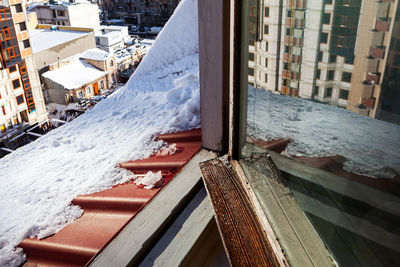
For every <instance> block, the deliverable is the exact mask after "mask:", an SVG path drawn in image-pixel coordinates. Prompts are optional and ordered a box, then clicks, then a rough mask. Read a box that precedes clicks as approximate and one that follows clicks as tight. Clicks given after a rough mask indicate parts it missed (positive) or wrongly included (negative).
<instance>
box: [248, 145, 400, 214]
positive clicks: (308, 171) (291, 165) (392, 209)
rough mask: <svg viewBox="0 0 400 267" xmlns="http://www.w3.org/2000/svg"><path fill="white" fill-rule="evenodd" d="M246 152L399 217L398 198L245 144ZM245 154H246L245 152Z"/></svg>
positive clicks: (290, 172)
mask: <svg viewBox="0 0 400 267" xmlns="http://www.w3.org/2000/svg"><path fill="white" fill-rule="evenodd" d="M246 150H248V151H253V152H257V153H268V154H269V155H270V156H271V158H272V160H273V161H274V163H275V164H276V166H277V167H278V169H280V170H285V172H287V173H289V174H291V175H294V176H297V177H301V178H302V179H305V180H306V181H309V182H312V183H315V184H318V185H321V186H323V187H325V188H327V189H329V190H331V191H333V192H337V193H339V194H342V195H345V196H348V197H350V198H353V199H355V200H359V201H362V202H365V203H367V204H369V205H371V206H372V207H375V208H377V209H380V210H383V211H386V212H388V213H391V214H394V215H396V216H400V204H399V203H400V198H399V197H396V196H394V195H392V194H387V193H384V192H381V191H379V190H376V189H374V188H371V187H368V186H366V185H363V184H360V183H357V182H354V181H351V180H348V179H345V178H343V177H340V176H338V175H335V174H332V173H329V172H327V171H324V170H319V169H316V168H314V167H311V166H308V165H306V164H304V163H301V162H298V161H296V160H293V159H290V158H286V157H283V156H281V155H279V154H277V153H275V152H273V151H269V150H266V149H264V148H260V147H257V146H254V145H251V144H246ZM245 153H247V152H246V151H245ZM349 188H351V190H349Z"/></svg>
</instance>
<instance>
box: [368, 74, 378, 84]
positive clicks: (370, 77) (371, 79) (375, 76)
mask: <svg viewBox="0 0 400 267" xmlns="http://www.w3.org/2000/svg"><path fill="white" fill-rule="evenodd" d="M379 79H380V74H376V73H368V74H367V76H366V78H365V80H366V81H367V82H368V83H369V84H379Z"/></svg>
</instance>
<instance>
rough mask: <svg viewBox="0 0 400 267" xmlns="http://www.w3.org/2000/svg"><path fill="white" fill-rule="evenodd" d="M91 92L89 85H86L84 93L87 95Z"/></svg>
mask: <svg viewBox="0 0 400 267" xmlns="http://www.w3.org/2000/svg"><path fill="white" fill-rule="evenodd" d="M91 94H92V89H91V88H90V86H88V87H86V95H87V96H89V95H91Z"/></svg>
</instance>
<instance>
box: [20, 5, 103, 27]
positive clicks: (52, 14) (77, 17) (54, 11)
mask: <svg viewBox="0 0 400 267" xmlns="http://www.w3.org/2000/svg"><path fill="white" fill-rule="evenodd" d="M28 12H35V13H36V16H37V20H38V23H39V24H52V25H61V26H72V27H83V28H95V27H98V26H99V25H100V18H99V7H98V6H97V5H96V4H92V3H90V2H83V1H82V2H76V3H75V2H73V3H68V2H62V4H49V3H47V2H45V3H43V4H38V3H33V4H31V5H30V6H29V8H28Z"/></svg>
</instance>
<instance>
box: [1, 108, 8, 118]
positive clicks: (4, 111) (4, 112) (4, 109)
mask: <svg viewBox="0 0 400 267" xmlns="http://www.w3.org/2000/svg"><path fill="white" fill-rule="evenodd" d="M1 110H2V111H3V115H4V116H5V115H7V113H6V108H5V107H4V106H1Z"/></svg>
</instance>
